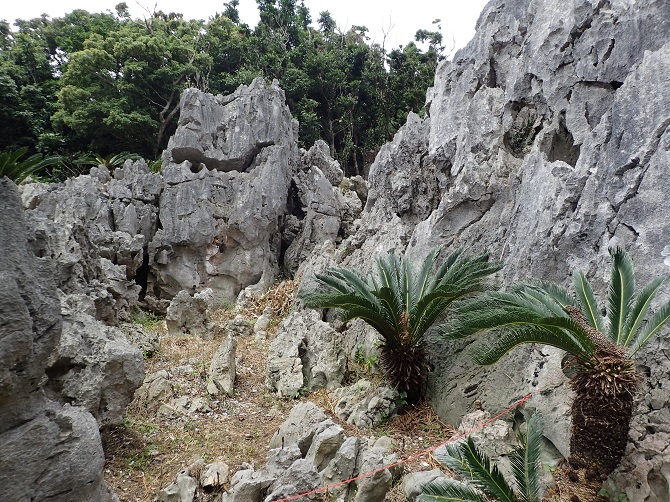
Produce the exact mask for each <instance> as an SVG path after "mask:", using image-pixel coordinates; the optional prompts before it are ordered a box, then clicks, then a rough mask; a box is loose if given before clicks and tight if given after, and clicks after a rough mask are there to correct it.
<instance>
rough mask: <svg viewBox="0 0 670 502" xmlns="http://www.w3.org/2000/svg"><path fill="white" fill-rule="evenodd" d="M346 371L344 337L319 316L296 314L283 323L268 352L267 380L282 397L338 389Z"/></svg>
mask: <svg viewBox="0 0 670 502" xmlns="http://www.w3.org/2000/svg"><path fill="white" fill-rule="evenodd" d="M345 370H346V355H345V353H344V350H343V348H342V344H341V335H340V333H338V332H336V331H335V330H334V329H333V328H332V327H330V326H329V325H328V323H325V322H323V321H321V320H320V319H319V314H318V312H314V311H311V312H308V311H296V312H293V313H291V314H289V316H288V317H287V318H286V319H284V320H283V321H282V322H281V324H280V325H279V328H278V329H277V334H276V335H275V337H274V339H273V340H272V343H271V344H270V348H269V350H268V363H267V379H266V380H267V384H268V386H269V387H270V388H272V389H275V390H276V391H277V392H278V393H279V395H281V396H284V397H295V396H296V395H297V394H298V392H299V391H301V390H307V391H313V390H317V389H323V388H334V387H339V386H340V384H341V383H342V380H343V379H344V374H345Z"/></svg>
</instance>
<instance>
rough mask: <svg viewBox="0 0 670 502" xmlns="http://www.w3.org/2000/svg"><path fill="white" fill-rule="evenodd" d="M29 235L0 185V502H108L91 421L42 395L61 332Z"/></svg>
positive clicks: (53, 293) (47, 270)
mask: <svg viewBox="0 0 670 502" xmlns="http://www.w3.org/2000/svg"><path fill="white" fill-rule="evenodd" d="M27 230H28V226H27V222H26V217H25V215H24V211H23V208H22V207H21V200H20V198H19V194H18V191H17V189H16V187H15V186H14V184H13V183H12V182H11V181H9V180H8V179H7V178H5V179H0V235H2V239H0V283H1V284H2V287H1V288H0V319H2V322H1V323H0V473H1V474H0V477H1V478H2V482H0V500H35V501H42V500H49V501H54V502H69V501H72V500H78V501H82V502H112V501H114V500H118V499H117V498H116V497H115V496H113V495H111V494H110V493H109V491H108V490H107V488H106V486H105V482H104V480H103V468H104V462H105V459H104V455H103V451H102V443H101V440H100V433H99V431H98V423H97V422H96V420H95V418H94V417H93V415H91V414H90V413H89V412H88V411H87V410H85V409H84V408H81V407H79V406H71V405H69V404H61V403H60V402H57V401H53V400H51V399H49V398H48V397H47V394H46V392H45V386H44V384H45V382H46V381H47V370H48V367H49V363H50V358H51V357H52V354H53V353H54V351H55V350H56V349H57V347H58V344H59V341H60V337H61V330H62V326H63V320H62V317H61V314H60V304H59V300H58V296H57V290H56V286H57V281H55V280H54V271H55V270H54V269H56V271H57V270H58V264H54V262H53V261H52V260H51V259H50V258H41V257H39V256H36V255H35V253H34V249H33V248H31V246H30V244H29V242H28V233H27ZM54 265H55V267H54Z"/></svg>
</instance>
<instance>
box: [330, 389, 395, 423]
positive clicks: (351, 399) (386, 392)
mask: <svg viewBox="0 0 670 502" xmlns="http://www.w3.org/2000/svg"><path fill="white" fill-rule="evenodd" d="M332 395H333V398H334V400H335V401H336V404H335V413H336V414H337V416H338V417H340V418H341V419H342V420H345V421H347V422H348V423H350V424H353V425H355V426H357V427H360V428H361V429H369V428H372V427H375V426H377V425H380V424H382V423H384V422H386V421H388V420H390V419H391V418H393V416H394V415H395V413H396V412H397V411H398V409H399V408H400V395H399V394H398V391H397V390H395V389H393V388H391V387H388V386H386V385H373V383H372V382H370V381H369V380H365V379H361V380H359V381H358V382H356V383H355V384H353V385H351V386H349V387H342V388H339V389H335V390H334V391H333V393H332Z"/></svg>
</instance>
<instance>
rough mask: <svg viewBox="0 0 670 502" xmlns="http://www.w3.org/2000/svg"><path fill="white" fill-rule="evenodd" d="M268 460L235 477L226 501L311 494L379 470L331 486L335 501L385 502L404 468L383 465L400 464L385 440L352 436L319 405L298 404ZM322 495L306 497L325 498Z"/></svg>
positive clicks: (274, 441)
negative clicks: (401, 469) (394, 478)
mask: <svg viewBox="0 0 670 502" xmlns="http://www.w3.org/2000/svg"><path fill="white" fill-rule="evenodd" d="M270 448H271V449H270V451H269V452H268V461H267V464H265V465H264V466H263V467H261V468H260V469H258V470H254V469H253V468H248V469H243V470H240V471H238V472H237V473H235V474H234V475H233V477H232V486H231V489H230V490H229V491H228V492H227V493H225V494H224V495H223V500H224V501H225V502H243V501H248V500H261V499H262V497H263V494H266V495H265V498H264V500H267V501H270V500H277V499H278V498H281V497H290V496H294V495H298V494H302V493H307V492H310V491H312V490H315V489H319V488H321V487H323V486H329V485H333V484H336V483H338V482H341V481H345V480H349V479H351V478H354V477H356V476H358V475H361V474H367V473H370V472H372V471H376V470H379V471H378V472H375V474H373V475H371V476H368V477H364V478H361V479H359V480H357V481H353V482H350V483H346V484H343V485H340V486H337V487H334V488H331V489H329V490H328V494H329V496H331V497H332V500H338V501H343V502H344V501H356V502H381V501H382V500H384V497H385V496H386V493H387V492H388V491H389V490H390V488H391V484H392V480H393V476H394V475H396V476H397V475H398V474H399V472H398V468H397V467H396V468H391V469H381V468H382V467H384V466H387V465H390V464H392V463H394V462H395V460H396V456H395V454H393V453H391V452H390V450H389V445H388V444H387V443H386V442H385V441H383V438H381V439H380V440H374V439H373V438H370V439H368V440H366V439H365V438H363V439H360V438H357V437H346V435H345V434H344V430H343V429H342V428H341V427H340V426H339V425H336V424H335V423H334V422H333V421H332V420H330V419H329V418H327V416H326V415H325V413H324V412H323V410H321V409H320V408H319V407H318V406H316V405H314V404H312V403H309V402H305V403H300V404H298V405H296V406H295V407H294V408H293V409H292V410H291V413H290V414H289V416H288V418H287V419H286V421H285V422H284V423H283V424H282V425H281V426H280V428H279V430H278V431H277V432H276V433H275V434H274V436H273V437H272V439H271V441H270ZM322 497H323V494H322V493H313V494H310V495H306V496H305V499H306V500H321V499H322Z"/></svg>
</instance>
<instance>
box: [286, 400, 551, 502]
mask: <svg viewBox="0 0 670 502" xmlns="http://www.w3.org/2000/svg"><path fill="white" fill-rule="evenodd" d="M539 392H541V391H539V390H536V391H534V392H531V393H529V394H526V395H525V396H524V397H522V398H521V399H519V400H518V401H517V402H515V403H514V404H512V405H511V406H509V407H507V408H505V409H504V410H503V411H501V412H500V413H498V414H497V415H496V416H494V417H491V418H489V419H488V420H486V421H485V422H482V423H481V424H479V425H478V426H477V427H474V428H472V429H470V430H469V431H466V432H463V433H461V434H458V435H456V436H453V437H451V438H449V439H448V440H447V441H445V442H444V443H441V444H439V445H437V446H434V447H432V448H428V449H427V450H424V451H422V452H419V453H415V454H414V455H412V456H410V457H407V458H406V459H403V460H399V461H398V462H394V463H393V464H389V465H385V466H384V467H380V468H378V469H375V470H373V471H370V472H366V473H365V474H360V475H358V476H356V477H354V478H350V479H346V480H344V481H338V482H337V483H333V484H330V485H327V486H322V487H321V488H316V489H314V490H311V491H309V492H305V493H300V494H298V495H291V496H290V497H284V498H281V499H275V500H274V502H288V501H290V500H296V499H299V498H302V497H307V496H308V495H313V494H315V493H319V492H327V491H329V490H332V489H333V488H337V487H339V486H344V485H348V484H349V483H353V482H354V481H358V480H360V479H364V478H369V477H370V476H374V475H375V474H377V473H379V472H383V471H385V470H387V469H392V468H393V467H397V466H399V465H403V464H406V463H407V462H410V461H412V460H415V459H417V458H420V457H422V456H424V455H427V454H429V453H432V452H434V451H435V450H437V449H439V448H442V447H443V446H446V445H448V444H450V443H455V442H456V441H458V440H459V439H462V438H464V437H466V436H469V435H470V434H472V433H474V432H477V431H478V430H481V429H483V428H484V427H486V426H487V425H489V424H490V423H492V422H495V421H496V420H498V419H499V418H501V417H503V416H505V415H506V414H508V413H509V412H510V411H512V410H515V409H516V408H518V407H519V406H521V405H522V404H524V403H525V402H526V401H528V400H529V399H530V398H531V397H532V396H533V395H535V394H537V393H539Z"/></svg>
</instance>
